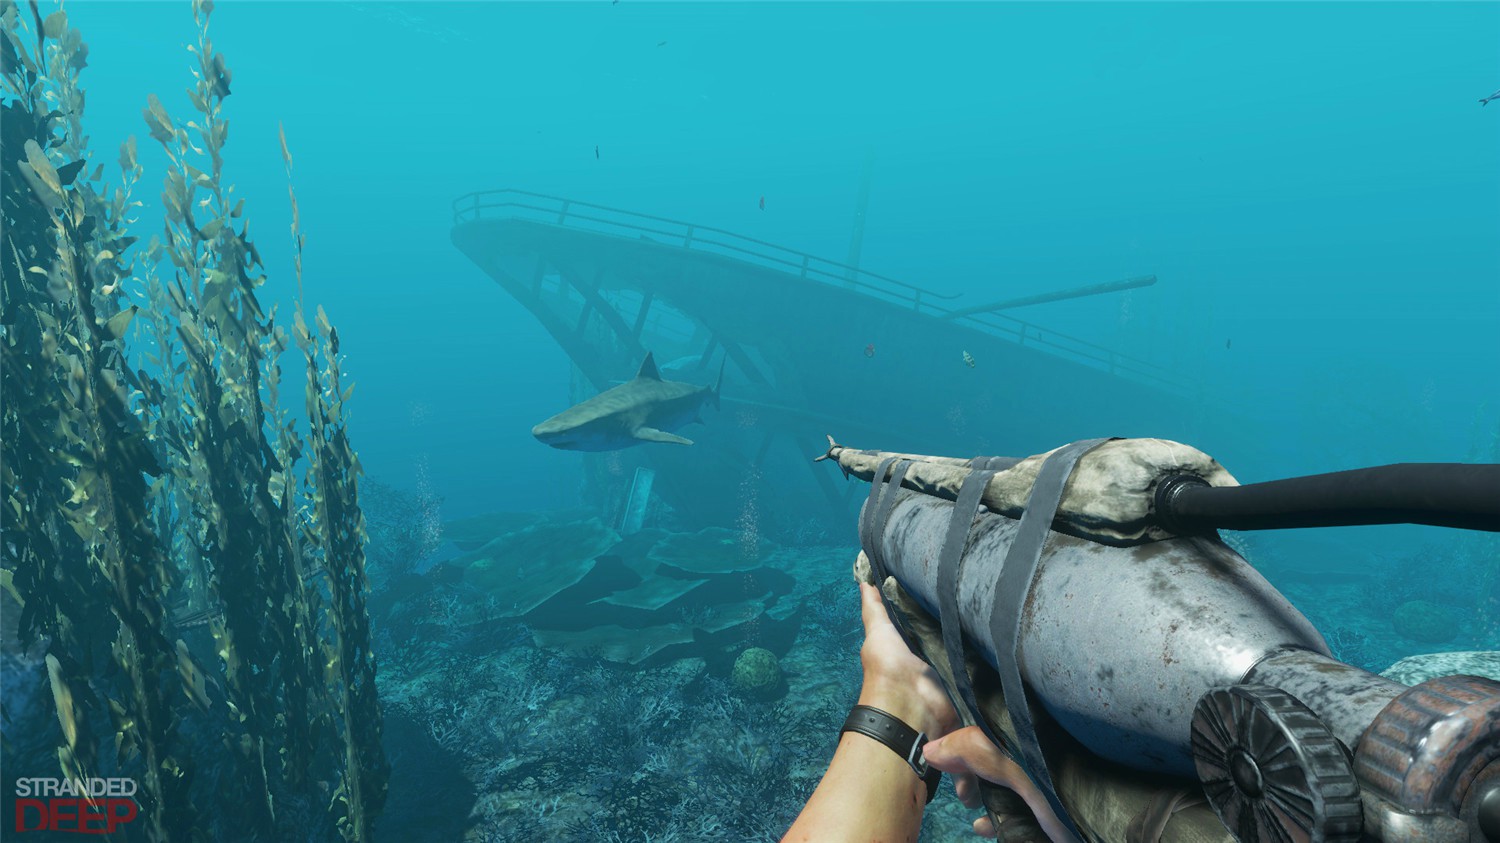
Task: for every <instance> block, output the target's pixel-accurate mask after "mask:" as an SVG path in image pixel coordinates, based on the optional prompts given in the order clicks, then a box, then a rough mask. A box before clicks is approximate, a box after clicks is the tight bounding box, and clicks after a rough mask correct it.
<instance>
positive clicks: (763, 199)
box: [760, 196, 766, 211]
mask: <svg viewBox="0 0 1500 843" xmlns="http://www.w3.org/2000/svg"><path fill="white" fill-rule="evenodd" d="M760 209H761V210H762V211H764V210H765V209H766V197H764V196H762V197H760Z"/></svg>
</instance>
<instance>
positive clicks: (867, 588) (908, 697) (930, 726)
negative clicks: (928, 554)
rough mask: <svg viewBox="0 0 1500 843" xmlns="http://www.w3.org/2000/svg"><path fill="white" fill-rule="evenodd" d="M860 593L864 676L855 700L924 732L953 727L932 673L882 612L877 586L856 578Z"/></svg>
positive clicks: (951, 715) (952, 716)
mask: <svg viewBox="0 0 1500 843" xmlns="http://www.w3.org/2000/svg"><path fill="white" fill-rule="evenodd" d="M859 593H860V616H861V617H862V618H863V620H864V624H865V643H864V645H863V646H861V647H860V648H859V661H860V664H861V665H862V666H863V667H864V676H865V678H864V687H863V688H862V689H861V690H860V694H859V703H860V705H869V706H874V707H875V708H878V709H881V710H882V711H887V712H889V713H891V714H893V715H895V716H896V717H899V718H900V719H901V720H903V721H905V722H906V723H907V724H908V725H910V726H911V727H912V728H913V729H917V730H919V731H922V732H925V733H926V734H927V737H928V738H935V737H941V736H942V735H945V734H947V733H948V732H950V731H952V730H953V729H955V728H957V726H958V712H957V711H955V710H954V709H953V703H952V702H950V701H949V699H948V693H947V692H946V691H944V690H943V686H942V683H941V682H940V681H939V680H938V676H937V673H935V672H934V671H933V669H932V668H931V667H929V666H928V664H927V662H924V661H922V660H921V659H920V658H918V657H917V656H916V654H914V653H912V651H911V649H910V648H909V647H907V646H906V641H905V640H903V639H902V638H901V633H900V632H899V631H897V629H896V627H895V625H894V624H892V623H891V619H890V616H889V615H888V614H887V613H886V610H885V604H884V603H882V602H881V599H880V591H879V590H878V589H876V588H875V586H872V585H866V584H864V583H860V586H859Z"/></svg>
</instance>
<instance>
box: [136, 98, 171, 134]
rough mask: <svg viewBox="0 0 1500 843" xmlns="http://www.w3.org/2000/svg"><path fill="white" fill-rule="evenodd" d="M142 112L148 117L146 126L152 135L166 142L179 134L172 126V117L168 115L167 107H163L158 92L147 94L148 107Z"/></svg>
mask: <svg viewBox="0 0 1500 843" xmlns="http://www.w3.org/2000/svg"><path fill="white" fill-rule="evenodd" d="M141 114H142V116H144V117H145V118H146V127H147V128H149V129H150V130H151V137H153V138H155V139H156V140H158V141H160V142H162V143H166V142H167V141H169V140H171V139H172V138H174V137H176V136H177V132H176V130H175V129H173V128H172V118H171V117H169V116H168V115H167V110H166V108H164V107H162V104H161V100H159V99H157V98H156V94H148V95H147V97H146V108H145V110H144V111H142V112H141Z"/></svg>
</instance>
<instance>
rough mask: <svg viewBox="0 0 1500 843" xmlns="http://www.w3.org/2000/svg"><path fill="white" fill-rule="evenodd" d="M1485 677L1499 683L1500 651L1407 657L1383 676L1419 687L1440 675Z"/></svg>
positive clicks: (1383, 673)
mask: <svg viewBox="0 0 1500 843" xmlns="http://www.w3.org/2000/svg"><path fill="white" fill-rule="evenodd" d="M1460 673H1463V674H1468V675H1470V676H1484V677H1487V678H1489V679H1493V680H1495V681H1496V682H1500V652H1496V651H1494V650H1468V651H1462V652H1456V653H1429V654H1426V655H1421V656H1407V657H1406V658H1404V659H1402V660H1401V661H1398V662H1396V663H1395V664H1393V665H1391V666H1390V667H1388V668H1386V669H1385V670H1383V671H1381V674H1380V675H1381V676H1384V677H1385V678H1387V679H1394V680H1396V681H1397V682H1404V683H1406V684H1407V685H1416V684H1418V683H1419V682H1426V681H1427V680H1428V679H1435V678H1437V677H1439V676H1453V675H1455V674H1460Z"/></svg>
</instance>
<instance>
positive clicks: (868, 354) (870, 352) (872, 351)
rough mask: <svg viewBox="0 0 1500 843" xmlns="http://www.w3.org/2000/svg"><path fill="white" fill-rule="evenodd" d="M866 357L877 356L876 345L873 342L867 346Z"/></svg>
mask: <svg viewBox="0 0 1500 843" xmlns="http://www.w3.org/2000/svg"><path fill="white" fill-rule="evenodd" d="M865 356H866V357H874V356H875V343H873V342H872V343H870V344H869V345H867V346H865Z"/></svg>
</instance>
